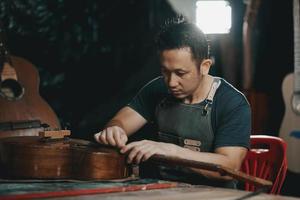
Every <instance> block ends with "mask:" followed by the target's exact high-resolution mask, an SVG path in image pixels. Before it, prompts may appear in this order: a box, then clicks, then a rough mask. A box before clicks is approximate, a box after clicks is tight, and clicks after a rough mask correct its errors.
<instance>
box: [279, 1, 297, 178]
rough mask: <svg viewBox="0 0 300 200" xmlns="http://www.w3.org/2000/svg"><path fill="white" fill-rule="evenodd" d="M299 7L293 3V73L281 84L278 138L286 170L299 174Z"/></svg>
mask: <svg viewBox="0 0 300 200" xmlns="http://www.w3.org/2000/svg"><path fill="white" fill-rule="evenodd" d="M299 14H300V7H299V0H294V1H293V19H294V73H290V74H288V75H287V76H286V77H285V78H284V80H283V83H282V95H283V99H284V103H285V113H284V118H283V121H282V124H281V127H280V132H279V136H280V137H281V138H283V139H284V140H285V141H286V142H287V160H288V169H289V170H290V171H292V172H295V173H300V159H299V153H300V23H299V22H300V15H299Z"/></svg>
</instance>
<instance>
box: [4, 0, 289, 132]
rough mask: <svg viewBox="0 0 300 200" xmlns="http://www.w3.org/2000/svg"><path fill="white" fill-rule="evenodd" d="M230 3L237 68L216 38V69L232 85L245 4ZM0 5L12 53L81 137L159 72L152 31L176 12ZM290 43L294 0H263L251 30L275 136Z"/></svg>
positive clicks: (69, 4) (120, 2)
mask: <svg viewBox="0 0 300 200" xmlns="http://www.w3.org/2000/svg"><path fill="white" fill-rule="evenodd" d="M230 3H231V5H232V7H233V11H234V13H233V25H232V27H233V28H232V33H231V34H232V38H233V42H234V45H235V51H236V52H235V53H234V54H232V55H236V56H235V57H234V56H233V58H231V59H234V62H235V63H236V64H237V67H235V68H233V69H229V68H228V66H227V67H226V65H225V63H222V62H223V59H222V58H221V56H222V52H221V51H224V50H226V51H227V53H228V51H230V50H232V49H231V48H224V47H223V48H221V47H220V46H221V45H220V43H222V41H217V42H216V43H215V44H214V46H213V52H212V53H213V54H214V55H215V58H216V65H215V66H214V67H213V69H212V73H213V74H214V75H219V76H222V75H223V74H224V73H225V72H226V70H229V73H231V71H230V70H234V71H233V72H232V73H235V74H237V76H236V77H237V79H238V80H237V82H236V83H234V84H235V86H236V87H238V88H239V89H242V88H241V82H242V81H243V80H242V78H241V68H242V41H241V40H242V22H243V14H244V11H245V4H244V3H243V2H242V1H235V0H232V1H230ZM0 9H1V10H0V17H1V18H0V19H1V20H2V21H3V23H4V28H5V30H6V32H7V36H8V47H9V50H10V52H11V53H12V54H15V55H18V56H21V57H24V58H26V59H28V60H29V61H31V62H32V63H33V64H34V65H35V66H36V67H37V68H38V70H39V72H40V77H41V84H40V94H41V95H42V97H43V98H44V99H46V100H47V101H48V103H49V104H50V105H51V107H52V108H53V109H54V110H55V112H56V113H57V115H58V116H59V118H60V121H61V123H62V124H63V126H68V128H70V129H72V131H73V135H74V136H78V137H89V136H91V135H92V133H93V132H95V131H98V130H99V129H101V128H102V127H103V125H104V124H105V123H106V122H107V121H108V120H109V118H110V117H112V116H113V114H114V113H115V112H116V111H117V110H118V109H119V108H120V107H122V106H123V105H125V104H126V103H127V102H128V101H129V100H130V99H131V98H132V97H133V95H134V94H135V93H136V92H137V91H138V89H139V88H140V87H141V86H142V85H143V84H144V83H146V82H147V81H148V80H150V79H151V78H153V77H155V76H157V75H158V74H159V68H158V64H157V58H156V54H155V50H154V46H153V37H154V34H155V32H156V31H157V28H158V26H159V24H160V23H162V21H163V20H164V19H165V18H166V17H170V16H174V15H175V14H176V13H175V12H174V11H173V9H172V7H171V6H170V4H169V3H168V1H164V0H126V1H124V0H109V1H95V0H89V1H84V0H78V1H70V0H57V1H46V0H35V1H34V0H32V1H20V0H14V1H10V0H4V1H1V2H0ZM219 40H220V39H219ZM292 42H293V38H292V1H285V2H284V3H283V2H282V1H280V0H264V1H261V6H260V8H259V12H258V16H257V23H256V26H255V27H254V34H253V45H254V47H255V48H254V56H255V57H254V63H255V74H254V87H255V89H256V90H258V91H261V92H264V93H266V94H267V95H268V96H269V97H270V99H272V101H270V102H269V106H270V110H271V111H272V114H271V115H270V117H269V119H268V122H267V123H268V125H267V133H268V134H271V135H278V129H279V125H280V121H281V119H282V115H283V111H284V106H283V102H282V97H281V91H280V90H281V82H282V79H283V77H284V76H285V75H286V74H287V73H288V72H291V71H292V70H293V59H292V55H293V50H292ZM224 55H228V54H224V52H223V56H224ZM227 60H228V58H227ZM227 74H228V73H227ZM270 74H272V76H271V77H270Z"/></svg>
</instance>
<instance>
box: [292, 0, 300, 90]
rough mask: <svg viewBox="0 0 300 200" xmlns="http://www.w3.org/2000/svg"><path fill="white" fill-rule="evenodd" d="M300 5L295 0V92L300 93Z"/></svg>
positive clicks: (297, 0)
mask: <svg viewBox="0 0 300 200" xmlns="http://www.w3.org/2000/svg"><path fill="white" fill-rule="evenodd" d="M299 18H300V7H299V0H294V1H293V19H294V77H295V79H294V92H295V93H296V94H299V93H300V19H299Z"/></svg>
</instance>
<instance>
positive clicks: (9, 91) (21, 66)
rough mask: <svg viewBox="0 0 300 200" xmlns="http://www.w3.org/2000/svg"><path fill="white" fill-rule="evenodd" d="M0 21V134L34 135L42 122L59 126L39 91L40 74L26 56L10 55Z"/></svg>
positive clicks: (2, 136)
mask: <svg viewBox="0 0 300 200" xmlns="http://www.w3.org/2000/svg"><path fill="white" fill-rule="evenodd" d="M4 38H5V37H4V29H3V26H2V24H1V22H0V138H4V137H11V136H29V135H30V136H35V135H38V133H39V131H41V130H43V129H44V127H45V126H49V127H50V128H60V124H59V121H58V118H57V116H56V114H55V113H54V111H53V110H52V108H51V107H50V106H49V105H48V104H47V102H46V101H45V100H44V99H42V97H41V96H40V95H39V74H38V71H37V69H36V68H35V67H34V66H33V64H31V63H30V62H28V61H27V60H25V59H23V58H20V57H16V56H11V55H9V52H8V49H7V48H6V43H5V40H4Z"/></svg>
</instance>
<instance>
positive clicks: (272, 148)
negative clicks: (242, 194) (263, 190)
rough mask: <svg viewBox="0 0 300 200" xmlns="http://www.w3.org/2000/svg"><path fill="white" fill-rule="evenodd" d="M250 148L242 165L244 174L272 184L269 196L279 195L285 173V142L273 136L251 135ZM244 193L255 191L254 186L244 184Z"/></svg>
mask: <svg viewBox="0 0 300 200" xmlns="http://www.w3.org/2000/svg"><path fill="white" fill-rule="evenodd" d="M250 143H251V147H250V150H249V151H248V153H247V155H246V158H245V160H244V162H243V164H242V167H241V171H243V172H245V173H246V174H249V175H252V176H256V177H259V178H263V179H267V180H270V181H272V182H273V186H272V188H271V189H270V190H269V193H271V194H279V193H280V190H281V187H282V184H283V182H284V179H285V176H286V171H287V159H286V142H285V141H284V140H283V139H281V138H279V137H275V136H269V135H251V136H250ZM244 189H245V190H246V191H255V190H256V189H257V188H255V186H253V185H251V184H248V183H245V188H244Z"/></svg>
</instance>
